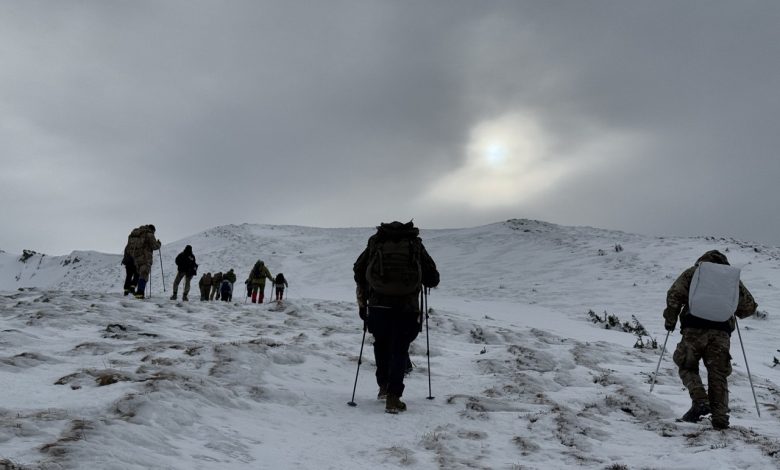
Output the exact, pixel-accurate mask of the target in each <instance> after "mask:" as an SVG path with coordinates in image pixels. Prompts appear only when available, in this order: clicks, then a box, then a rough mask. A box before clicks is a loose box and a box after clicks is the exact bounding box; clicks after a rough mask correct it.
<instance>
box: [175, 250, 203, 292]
mask: <svg viewBox="0 0 780 470" xmlns="http://www.w3.org/2000/svg"><path fill="white" fill-rule="evenodd" d="M197 273H198V263H196V262H195V255H194V254H193V253H192V245H187V246H185V247H184V251H182V252H181V253H179V254H178V256H176V278H175V279H174V280H173V294H172V295H171V300H176V296H177V293H178V291H179V283H180V282H181V280H182V279H184V294H183V295H182V297H181V300H183V301H184V302H187V301H188V300H190V299H189V298H188V297H187V296H188V295H189V293H190V281H191V280H192V276H194V275H196V274H197Z"/></svg>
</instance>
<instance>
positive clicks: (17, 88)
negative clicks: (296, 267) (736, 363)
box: [0, 0, 780, 254]
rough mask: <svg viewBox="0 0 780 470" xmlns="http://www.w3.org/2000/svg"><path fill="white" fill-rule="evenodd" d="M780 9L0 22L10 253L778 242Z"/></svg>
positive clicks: (496, 5) (36, 12)
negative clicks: (302, 228) (552, 241)
mask: <svg viewBox="0 0 780 470" xmlns="http://www.w3.org/2000/svg"><path fill="white" fill-rule="evenodd" d="M778 24H780V3H777V2H774V1H769V0H767V1H752V0H746V1H742V2H731V1H725V0H716V1H710V0H707V1H704V0H690V1H686V2H678V1H665V0H661V1H650V0H646V1H640V0H637V1H631V2H617V1H606V0H593V1H588V2H575V1H481V2H474V1H470V0H447V1H444V0H431V1H426V2H419V1H411V0H400V1H373V0H351V1H346V0H344V1H341V0H334V1H328V2H313V1H299V0H284V1H281V0H280V1H239V0H234V1H230V2H216V1H189V0H188V1H166V2H157V1H149V2H144V1H139V2H118V1H108V2H106V1H88V0H83V1H78V2H59V1H55V0H51V1H34V0H32V1H25V2H13V1H0V61H2V64H1V65H0V168H1V169H2V170H1V171H0V201H2V209H1V211H2V212H1V213H0V215H1V216H2V220H3V221H4V223H3V225H2V230H0V249H2V250H5V251H7V252H21V250H22V249H33V250H36V251H39V252H45V253H49V254H67V253H69V252H70V251H72V250H98V251H105V252H109V253H118V252H120V251H121V250H122V249H123V247H124V245H125V243H126V240H127V238H126V237H127V235H128V233H129V232H130V230H131V229H132V228H134V227H137V226H139V225H143V224H148V223H153V224H154V225H155V226H156V227H157V235H158V237H159V238H160V239H161V241H163V243H168V242H171V241H174V240H177V239H181V238H184V237H187V236H189V235H192V234H194V233H197V232H200V231H202V230H205V229H208V228H210V227H214V226H217V225H223V224H231V223H233V224H240V223H244V222H248V223H266V224H295V225H309V226H319V227H357V226H360V227H367V226H373V225H376V224H378V223H379V222H381V221H390V220H409V219H412V218H414V220H415V222H416V223H417V225H419V226H421V227H425V228H444V227H469V226H476V225H481V224H486V223H492V222H498V221H501V220H505V219H509V218H534V219H540V220H545V221H549V222H554V223H559V224H564V225H589V226H596V227H601V228H609V229H618V230H624V231H628V232H636V233H643V234H650V235H670V236H671V235H711V236H733V237H736V238H740V239H745V240H751V241H758V242H762V243H767V244H770V245H780V218H777V217H775V214H776V213H777V212H778V209H780V207H779V206H780V202H778V201H780V189H778V188H777V182H778V181H780V159H778V158H776V153H777V149H778V148H780V132H778V130H777V129H778V127H777V126H778V122H780V94H779V93H778V88H779V87H780V61H778V57H780V29H778V28H777V25H778Z"/></svg>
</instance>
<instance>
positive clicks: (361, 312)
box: [358, 307, 368, 321]
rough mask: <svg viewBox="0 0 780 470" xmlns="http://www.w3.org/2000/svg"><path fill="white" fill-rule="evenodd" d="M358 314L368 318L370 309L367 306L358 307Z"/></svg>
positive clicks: (362, 317)
mask: <svg viewBox="0 0 780 470" xmlns="http://www.w3.org/2000/svg"><path fill="white" fill-rule="evenodd" d="M358 315H360V319H361V320H363V321H366V320H368V309H367V308H366V307H358Z"/></svg>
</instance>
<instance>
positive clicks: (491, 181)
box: [425, 113, 565, 208]
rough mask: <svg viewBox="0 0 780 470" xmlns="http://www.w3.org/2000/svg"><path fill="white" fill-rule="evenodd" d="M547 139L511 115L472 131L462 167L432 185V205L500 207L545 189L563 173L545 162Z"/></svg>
mask: <svg viewBox="0 0 780 470" xmlns="http://www.w3.org/2000/svg"><path fill="white" fill-rule="evenodd" d="M549 140H550V139H549V137H548V136H547V135H546V134H545V132H544V130H543V129H542V128H541V126H540V125H538V124H537V123H536V122H535V121H534V120H533V119H532V118H531V117H529V116H527V115H525V114H520V113H512V114H506V115H503V116H500V117H498V118H496V119H492V120H489V121H484V122H481V123H479V124H477V125H476V126H474V128H473V129H472V130H471V134H470V138H469V143H468V145H467V147H466V149H465V152H466V161H465V163H464V165H463V166H462V167H460V168H458V169H457V170H455V171H454V172H451V173H449V174H447V175H445V176H444V177H442V178H441V179H440V180H439V181H436V182H434V183H433V184H432V186H431V189H430V190H429V191H428V193H427V194H426V195H425V199H426V200H428V201H431V202H449V203H459V204H466V205H468V206H472V207H475V208H487V207H499V206H506V205H511V204H515V203H518V202H522V201H524V200H527V199H528V198H530V197H532V196H534V195H537V194H538V193H540V192H542V191H544V190H545V189H548V188H549V187H550V186H551V185H553V184H554V183H555V182H556V181H557V180H558V179H559V178H560V177H561V176H562V175H563V174H564V172H565V168H564V166H563V164H561V163H560V162H557V163H556V162H555V161H553V160H552V159H551V158H550V154H549V153H550V151H549Z"/></svg>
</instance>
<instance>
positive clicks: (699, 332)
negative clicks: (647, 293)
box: [664, 250, 758, 429]
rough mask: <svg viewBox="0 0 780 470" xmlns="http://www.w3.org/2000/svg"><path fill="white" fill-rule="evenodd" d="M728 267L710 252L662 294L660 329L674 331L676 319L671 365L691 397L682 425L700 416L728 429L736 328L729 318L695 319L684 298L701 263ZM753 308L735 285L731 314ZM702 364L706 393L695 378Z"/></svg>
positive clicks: (739, 314)
mask: <svg viewBox="0 0 780 470" xmlns="http://www.w3.org/2000/svg"><path fill="white" fill-rule="evenodd" d="M705 261H706V262H709V263H717V264H725V265H728V264H729V262H728V259H727V258H726V256H725V255H724V254H723V253H721V252H719V251H717V250H711V251H708V252H706V253H705V254H704V255H702V256H701V257H700V258H699V259H698V260H697V261H696V264H695V265H694V266H692V267H690V268H688V269H686V270H685V271H683V273H682V274H681V275H680V276H679V277H678V278H677V280H676V281H674V283H673V284H672V287H671V288H669V291H668V292H667V294H666V309H665V310H664V327H665V328H666V330H667V331H674V328H675V326H676V325H677V319H678V318H679V319H680V332H681V333H682V339H681V340H680V343H679V344H678V345H677V349H676V350H675V351H674V355H673V359H674V363H675V364H677V367H678V368H679V374H680V378H681V379H682V382H683V385H685V388H687V389H688V393H689V394H690V396H691V402H692V404H691V409H690V410H688V411H687V412H686V413H685V414H684V415H683V417H682V419H683V420H684V421H689V422H698V421H699V420H700V419H701V418H702V417H703V416H704V415H706V414H709V413H712V426H713V427H714V428H715V429H726V428H728V427H729V406H728V404H729V390H728V376H729V375H731V354H730V353H729V349H730V347H731V333H732V332H733V331H734V328H735V326H736V320H735V318H734V317H733V316H732V317H731V318H730V319H729V320H727V321H724V322H715V321H710V320H705V319H703V318H698V317H696V316H694V315H692V314H691V313H690V311H689V309H688V305H687V304H688V295H689V292H690V286H691V280H692V279H693V274H694V272H695V271H696V268H697V267H698V266H699V264H700V263H702V262H705ZM757 307H758V306H757V305H756V302H755V300H754V299H753V296H752V295H751V294H750V291H748V290H747V288H746V287H745V286H744V285H743V284H742V282H741V281H740V283H739V304H738V306H737V310H736V312H735V313H734V315H736V316H737V317H739V318H746V317H749V316H750V315H753V314H754V313H755V312H756V308H757ZM700 360H704V367H706V368H707V389H705V388H704V384H703V383H702V380H701V377H700V376H699V361H700Z"/></svg>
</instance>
